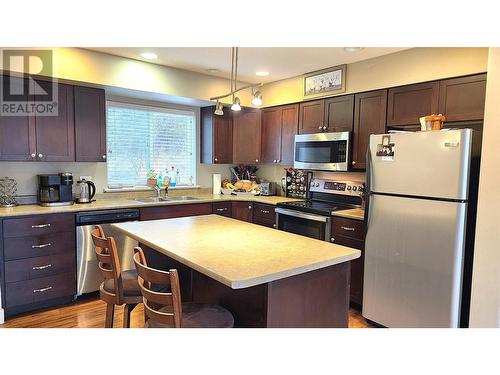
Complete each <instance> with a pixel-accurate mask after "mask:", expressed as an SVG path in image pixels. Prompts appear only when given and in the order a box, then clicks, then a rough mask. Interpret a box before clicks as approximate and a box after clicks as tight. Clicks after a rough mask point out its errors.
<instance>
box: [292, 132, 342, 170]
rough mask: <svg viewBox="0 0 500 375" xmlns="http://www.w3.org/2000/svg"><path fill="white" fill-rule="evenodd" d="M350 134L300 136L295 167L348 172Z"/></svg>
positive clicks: (297, 140)
mask: <svg viewBox="0 0 500 375" xmlns="http://www.w3.org/2000/svg"><path fill="white" fill-rule="evenodd" d="M349 152H350V132H338V133H317V134H298V135H296V136H295V153H294V155H295V156H294V162H293V167H294V168H299V169H312V170H322V171H347V170H348V168H349V158H350V156H349V155H350V154H349Z"/></svg>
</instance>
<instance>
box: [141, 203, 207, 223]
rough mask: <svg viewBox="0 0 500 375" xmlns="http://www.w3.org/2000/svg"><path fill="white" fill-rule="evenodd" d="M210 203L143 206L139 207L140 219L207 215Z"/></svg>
mask: <svg viewBox="0 0 500 375" xmlns="http://www.w3.org/2000/svg"><path fill="white" fill-rule="evenodd" d="M211 213H212V203H190V204H179V205H175V206H156V207H144V208H141V209H140V217H141V220H157V219H172V218H176V217H186V216H198V215H209V214H211Z"/></svg>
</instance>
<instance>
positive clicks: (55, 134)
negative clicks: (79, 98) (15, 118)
mask: <svg viewBox="0 0 500 375" xmlns="http://www.w3.org/2000/svg"><path fill="white" fill-rule="evenodd" d="M51 84H52V83H51ZM57 96H58V99H57V100H58V102H57V107H58V108H57V116H35V128H36V159H37V160H39V161H75V123H74V109H73V104H74V103H73V86H71V85H65V84H58V85H57Z"/></svg>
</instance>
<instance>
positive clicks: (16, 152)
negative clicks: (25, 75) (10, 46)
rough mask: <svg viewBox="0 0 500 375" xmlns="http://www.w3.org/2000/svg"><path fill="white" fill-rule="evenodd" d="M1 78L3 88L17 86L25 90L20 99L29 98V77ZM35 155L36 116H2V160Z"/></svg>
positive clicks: (29, 157) (0, 142) (0, 121)
mask: <svg viewBox="0 0 500 375" xmlns="http://www.w3.org/2000/svg"><path fill="white" fill-rule="evenodd" d="M0 79H1V80H2V85H3V87H2V90H4V91H5V90H8V89H9V87H11V86H13V87H17V88H18V89H19V91H20V92H23V94H22V95H20V98H19V101H27V100H28V87H29V81H28V80H27V79H22V78H17V77H10V76H1V77H0ZM9 84H10V85H11V86H9ZM21 90H22V91H21ZM6 92H8V91H6ZM35 157H36V136H35V118H34V117H33V116H0V160H12V161H24V160H36V159H35Z"/></svg>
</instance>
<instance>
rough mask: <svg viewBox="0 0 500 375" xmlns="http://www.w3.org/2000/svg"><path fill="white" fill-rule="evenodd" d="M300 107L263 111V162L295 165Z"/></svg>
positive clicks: (294, 105) (284, 107) (274, 108)
mask: <svg viewBox="0 0 500 375" xmlns="http://www.w3.org/2000/svg"><path fill="white" fill-rule="evenodd" d="M298 115H299V105H298V104H292V105H286V106H280V107H273V108H266V109H263V110H262V160H261V161H262V162H263V163H281V164H286V165H290V164H293V152H294V145H295V135H296V134H297V129H298Z"/></svg>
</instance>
